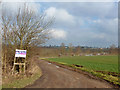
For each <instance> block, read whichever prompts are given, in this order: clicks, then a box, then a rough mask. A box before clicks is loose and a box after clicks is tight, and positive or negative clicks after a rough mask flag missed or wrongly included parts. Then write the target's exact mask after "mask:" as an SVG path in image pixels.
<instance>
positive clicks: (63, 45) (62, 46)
mask: <svg viewBox="0 0 120 90" xmlns="http://www.w3.org/2000/svg"><path fill="white" fill-rule="evenodd" d="M60 49H61V50H60V51H61V54H65V44H64V43H61V48H60Z"/></svg>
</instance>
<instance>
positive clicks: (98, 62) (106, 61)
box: [49, 56, 118, 72]
mask: <svg viewBox="0 0 120 90" xmlns="http://www.w3.org/2000/svg"><path fill="white" fill-rule="evenodd" d="M49 60H50V61H54V62H63V63H66V64H69V65H72V64H77V65H82V66H84V67H85V68H87V69H92V70H95V71H109V72H118V56H74V57H60V58H49Z"/></svg>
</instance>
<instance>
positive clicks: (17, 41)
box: [1, 5, 53, 68]
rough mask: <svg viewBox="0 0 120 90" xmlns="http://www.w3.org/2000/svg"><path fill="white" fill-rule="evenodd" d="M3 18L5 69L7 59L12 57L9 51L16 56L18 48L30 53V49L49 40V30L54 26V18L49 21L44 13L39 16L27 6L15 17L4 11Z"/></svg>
mask: <svg viewBox="0 0 120 90" xmlns="http://www.w3.org/2000/svg"><path fill="white" fill-rule="evenodd" d="M1 18H2V37H3V38H2V43H3V48H4V65H5V68H6V63H7V62H6V60H7V57H8V55H10V53H9V54H8V50H9V52H11V55H12V56H14V54H13V52H14V51H15V49H16V48H17V49H27V50H28V51H29V49H30V47H34V46H39V45H40V44H42V43H45V42H46V41H47V40H48V39H49V28H50V26H51V25H52V24H53V18H51V19H49V20H48V19H46V15H45V14H44V13H43V14H39V15H38V14H36V13H35V12H34V11H32V10H30V9H28V7H27V6H26V5H24V7H23V9H21V8H19V10H18V13H17V14H14V16H11V15H8V13H7V12H6V11H5V10H2V17H1ZM6 56H7V57H6ZM8 60H9V59H8Z"/></svg>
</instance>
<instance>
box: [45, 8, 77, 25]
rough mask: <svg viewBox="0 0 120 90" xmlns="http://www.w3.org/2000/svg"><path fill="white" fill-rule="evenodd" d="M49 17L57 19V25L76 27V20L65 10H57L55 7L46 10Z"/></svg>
mask: <svg viewBox="0 0 120 90" xmlns="http://www.w3.org/2000/svg"><path fill="white" fill-rule="evenodd" d="M45 13H46V14H47V16H48V17H55V21H56V23H57V24H61V25H75V23H76V22H75V18H74V16H72V15H71V14H69V13H68V12H67V11H66V10H65V9H57V8H55V7H50V8H48V9H47V10H45Z"/></svg>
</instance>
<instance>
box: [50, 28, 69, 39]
mask: <svg viewBox="0 0 120 90" xmlns="http://www.w3.org/2000/svg"><path fill="white" fill-rule="evenodd" d="M50 36H51V37H52V38H54V39H66V38H67V33H66V31H65V30H62V29H52V30H51V31H50Z"/></svg>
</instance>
